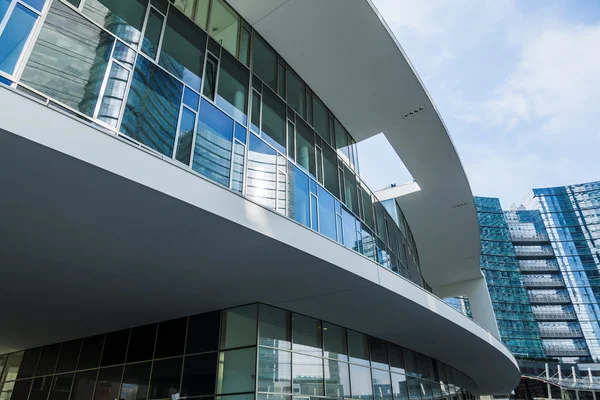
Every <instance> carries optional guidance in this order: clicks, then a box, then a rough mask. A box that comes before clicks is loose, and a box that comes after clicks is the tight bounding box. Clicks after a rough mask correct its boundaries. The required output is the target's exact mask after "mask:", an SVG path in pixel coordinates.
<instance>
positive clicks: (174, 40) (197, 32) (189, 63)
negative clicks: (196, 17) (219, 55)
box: [159, 9, 206, 109]
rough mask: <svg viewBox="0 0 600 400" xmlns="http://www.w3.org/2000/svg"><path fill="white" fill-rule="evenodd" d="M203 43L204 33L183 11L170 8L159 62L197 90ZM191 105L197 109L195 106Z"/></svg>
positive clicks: (200, 71) (202, 59) (199, 80)
mask: <svg viewBox="0 0 600 400" xmlns="http://www.w3.org/2000/svg"><path fill="white" fill-rule="evenodd" d="M205 47H206V34H205V33H204V32H203V31H202V30H201V29H200V28H198V26H196V25H195V24H194V23H193V22H192V21H190V20H189V19H188V18H186V17H185V16H184V15H183V14H181V13H180V12H178V11H177V10H174V9H171V11H170V12H169V16H168V17H167V25H166V27H165V34H164V37H163V42H162V45H161V54H160V60H159V64H160V65H162V66H163V67H165V69H166V70H167V71H169V72H171V73H172V74H173V75H175V76H176V77H178V78H179V79H181V80H182V81H183V82H185V83H186V84H187V85H189V86H190V87H191V88H193V89H196V90H197V91H200V84H201V77H202V66H203V65H204V49H205ZM194 108H195V109H197V106H196V107H194Z"/></svg>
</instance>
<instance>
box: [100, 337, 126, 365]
mask: <svg viewBox="0 0 600 400" xmlns="http://www.w3.org/2000/svg"><path fill="white" fill-rule="evenodd" d="M128 341H129V329H124V330H122V331H118V332H111V333H108V334H107V335H106V342H105V343H104V352H103V353H102V363H101V365H102V366H103V367H104V366H107V365H115V364H122V363H123V362H125V352H126V351H127V342H128Z"/></svg>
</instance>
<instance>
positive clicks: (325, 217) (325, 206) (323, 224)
mask: <svg viewBox="0 0 600 400" xmlns="http://www.w3.org/2000/svg"><path fill="white" fill-rule="evenodd" d="M317 190H318V196H319V232H321V233H322V234H323V235H325V236H327V237H328V238H330V239H333V240H336V232H335V209H334V205H335V200H334V199H333V196H332V195H331V194H329V193H328V192H327V191H326V190H325V189H323V188H322V187H321V186H319V187H318V189H317Z"/></svg>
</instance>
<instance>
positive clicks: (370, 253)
mask: <svg viewBox="0 0 600 400" xmlns="http://www.w3.org/2000/svg"><path fill="white" fill-rule="evenodd" d="M360 236H361V237H360V241H361V247H362V254H363V255H365V256H367V257H369V258H370V259H371V260H373V261H377V245H376V243H375V239H374V238H373V234H372V233H371V231H369V229H368V228H367V227H366V226H365V225H364V224H361V235H360Z"/></svg>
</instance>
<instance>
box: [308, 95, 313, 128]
mask: <svg viewBox="0 0 600 400" xmlns="http://www.w3.org/2000/svg"><path fill="white" fill-rule="evenodd" d="M306 121H307V122H308V123H309V124H311V125H313V101H312V95H311V94H309V93H308V92H306ZM313 126H314V125H313Z"/></svg>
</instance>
